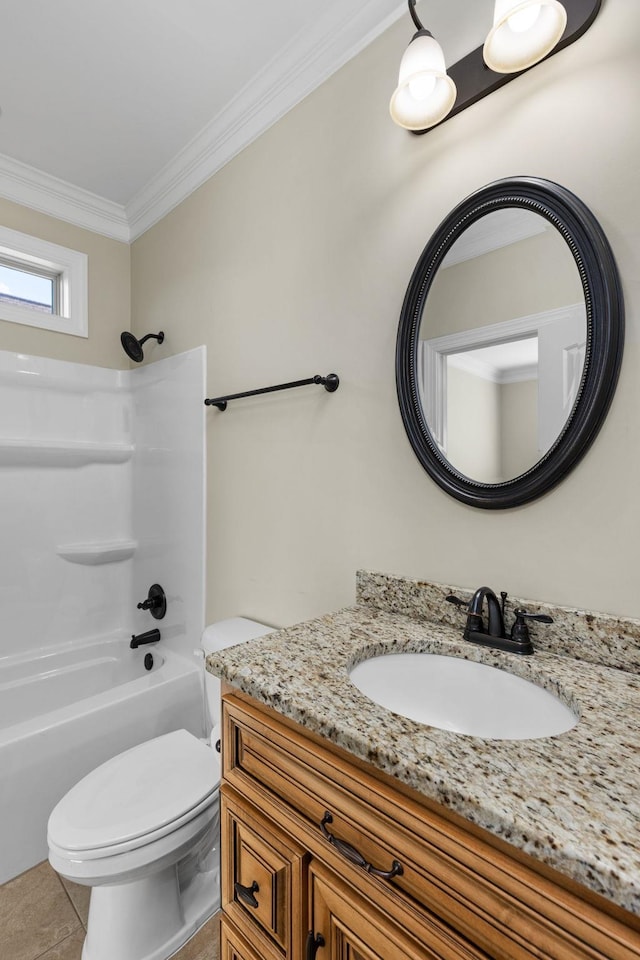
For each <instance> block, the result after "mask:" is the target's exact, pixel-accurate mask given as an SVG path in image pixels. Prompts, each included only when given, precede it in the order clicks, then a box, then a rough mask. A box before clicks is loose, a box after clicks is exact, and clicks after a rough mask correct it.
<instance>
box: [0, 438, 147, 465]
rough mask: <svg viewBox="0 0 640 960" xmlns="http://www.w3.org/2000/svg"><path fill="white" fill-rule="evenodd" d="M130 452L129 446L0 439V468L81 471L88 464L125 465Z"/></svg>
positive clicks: (71, 441) (82, 441) (80, 441)
mask: <svg viewBox="0 0 640 960" xmlns="http://www.w3.org/2000/svg"><path fill="white" fill-rule="evenodd" d="M133 450H134V448H133V445H132V444H130V443H96V442H94V441H92V440H24V439H22V438H18V439H13V438H5V439H0V465H2V466H15V467H83V466H85V465H86V464H88V463H125V462H126V461H127V460H130V459H131V456H132V454H133Z"/></svg>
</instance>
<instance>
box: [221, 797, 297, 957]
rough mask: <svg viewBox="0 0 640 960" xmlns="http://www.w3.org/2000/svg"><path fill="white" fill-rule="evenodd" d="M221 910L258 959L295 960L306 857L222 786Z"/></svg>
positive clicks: (251, 808) (289, 840) (287, 838)
mask: <svg viewBox="0 0 640 960" xmlns="http://www.w3.org/2000/svg"><path fill="white" fill-rule="evenodd" d="M220 811H221V821H222V837H223V846H222V857H221V862H222V865H223V871H222V908H223V910H224V912H225V914H226V915H227V916H228V917H230V918H231V919H232V920H233V921H234V923H235V924H236V925H237V926H238V928H239V929H240V930H241V931H242V933H243V934H244V935H245V936H246V938H247V939H248V940H249V941H250V943H252V944H253V946H254V948H255V949H257V951H258V954H259V955H262V953H263V952H264V953H267V954H269V955H275V956H278V957H281V958H282V957H284V958H287V960H298V958H299V954H300V950H299V949H297V944H296V943H294V940H293V933H292V930H293V925H294V923H297V921H298V919H299V916H298V914H299V910H298V906H297V905H298V903H299V902H301V891H302V889H303V883H304V877H305V871H306V863H307V861H308V856H306V855H305V851H304V850H303V849H302V848H301V847H299V846H298V845H297V844H296V843H295V841H294V840H292V838H291V837H289V836H287V835H286V834H284V833H283V832H282V831H280V830H278V829H277V827H275V826H274V824H273V823H270V822H269V821H268V820H266V819H265V818H264V817H262V816H261V815H260V813H259V811H257V810H256V809H255V808H253V807H252V806H251V804H249V803H247V802H246V801H245V800H242V799H241V798H239V797H235V796H234V795H233V792H232V791H230V790H228V789H227V788H225V786H224V785H223V787H222V790H221V803H220Z"/></svg>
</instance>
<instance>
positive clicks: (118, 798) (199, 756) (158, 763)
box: [48, 730, 220, 862]
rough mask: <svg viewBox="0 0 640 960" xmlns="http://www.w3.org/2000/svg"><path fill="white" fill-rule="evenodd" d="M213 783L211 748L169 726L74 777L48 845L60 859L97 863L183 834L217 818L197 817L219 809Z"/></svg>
mask: <svg viewBox="0 0 640 960" xmlns="http://www.w3.org/2000/svg"><path fill="white" fill-rule="evenodd" d="M219 785H220V763H219V758H218V755H217V754H216V753H215V751H213V750H211V748H210V747H208V746H206V745H205V744H204V743H202V742H201V741H200V740H198V739H197V738H196V737H194V736H193V735H192V734H190V733H188V732H187V731H186V730H176V731H173V732H172V733H168V734H166V735H165V736H162V737H157V738H156V739H154V740H149V741H147V742H145V743H142V744H139V745H138V746H136V747H133V748H132V749H131V750H127V751H126V752H125V753H122V754H120V755H118V756H116V757H114V758H113V759H112V760H108V761H107V762H106V763H103V764H102V765H101V766H99V767H97V768H96V769H95V770H93V771H92V772H91V773H90V774H88V776H86V777H84V779H82V780H80V781H79V782H78V783H77V784H76V785H75V787H73V788H72V789H71V790H70V791H69V792H68V793H67V794H66V796H65V797H63V798H62V800H61V801H60V802H59V803H58V805H57V806H56V807H55V808H54V810H53V812H52V814H51V816H50V818H49V826H48V843H49V848H50V850H51V851H52V852H53V853H55V854H57V855H58V857H60V858H62V859H64V860H70V861H74V862H79V861H87V860H99V859H102V858H109V857H113V856H117V855H118V854H123V853H127V852H129V851H133V850H136V849H138V848H139V847H143V846H147V845H149V844H152V843H155V842H156V841H158V840H160V839H161V838H163V837H167V836H168V835H170V834H174V833H175V834H181V833H183V832H184V831H183V830H182V829H181V828H183V827H185V826H187V825H188V824H189V823H191V822H193V821H199V822H202V821H204V820H209V819H211V818H212V816H214V815H215V812H214V811H211V814H210V815H209V816H204V817H202V815H203V814H206V812H207V810H208V808H210V807H212V806H213V805H215V806H216V807H217V798H218V788H219ZM188 832H190V831H188ZM176 839H177V838H176Z"/></svg>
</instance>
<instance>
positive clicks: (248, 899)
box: [233, 880, 260, 907]
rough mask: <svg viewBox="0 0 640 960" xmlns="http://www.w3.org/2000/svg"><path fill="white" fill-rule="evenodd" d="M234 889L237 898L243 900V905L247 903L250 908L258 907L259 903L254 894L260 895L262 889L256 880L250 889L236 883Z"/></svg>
mask: <svg viewBox="0 0 640 960" xmlns="http://www.w3.org/2000/svg"><path fill="white" fill-rule="evenodd" d="M233 889H234V890H235V892H236V896H237V897H239V898H240V900H242V902H243V903H246V904H247V906H249V907H258V906H259V903H258V901H257V900H256V898H255V897H254V893H258V891H259V890H260V887H259V886H258V884H257V882H256V881H255V880H254V881H253V883H252V884H251V886H250V887H243V886H242V884H241V883H234V885H233Z"/></svg>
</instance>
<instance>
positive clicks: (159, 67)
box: [0, 0, 493, 241]
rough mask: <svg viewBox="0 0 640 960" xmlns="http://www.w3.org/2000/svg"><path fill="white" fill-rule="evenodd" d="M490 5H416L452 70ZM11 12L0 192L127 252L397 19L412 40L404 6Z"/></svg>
mask: <svg viewBox="0 0 640 960" xmlns="http://www.w3.org/2000/svg"><path fill="white" fill-rule="evenodd" d="M492 6H493V4H492V0H455V2H453V0H430V4H427V3H426V2H425V3H419V4H418V8H417V9H418V13H419V16H421V17H422V18H423V19H426V12H425V10H424V8H427V10H428V14H429V23H428V26H429V29H431V30H432V31H433V33H434V34H435V35H436V36H437V37H438V39H439V40H440V42H441V43H442V45H443V47H444V48H445V53H446V56H447V60H448V62H449V63H451V62H454V61H455V60H456V59H459V57H460V56H462V55H463V54H464V53H467V52H468V51H469V50H471V49H473V47H475V46H477V45H478V44H479V43H480V42H482V37H483V31H484V32H486V29H487V24H489V22H490V17H491V11H492ZM10 7H11V16H10V17H9V16H6V17H5V18H4V20H3V26H2V40H3V44H2V48H3V49H2V57H0V196H4V197H6V198H8V199H11V200H15V201H17V202H19V203H24V204H26V205H28V206H31V207H34V208H35V209H39V210H42V211H44V212H45V213H50V214H52V215H54V216H58V217H61V218H62V219H65V220H70V221H72V222H75V223H78V224H79V225H81V226H86V227H89V228H90V229H94V230H97V231H98V232H100V233H104V234H106V235H107V236H113V237H115V238H116V239H120V240H126V241H129V240H131V239H134V238H135V237H136V236H139V235H140V234H141V233H143V232H144V230H146V229H148V227H149V226H151V225H152V224H153V223H155V222H156V221H157V220H159V219H160V218H161V217H162V216H164V215H165V214H166V213H167V212H168V211H169V210H170V209H172V207H173V206H175V205H176V204H177V203H179V202H180V201H181V200H183V199H184V197H186V196H188V194H189V193H191V192H192V191H193V190H194V189H196V188H197V187H198V186H199V185H200V184H201V183H203V182H204V181H205V180H206V179H208V177H210V176H211V175H212V174H213V173H215V172H216V170H218V169H220V167H221V166H223V164H224V163H226V162H227V161H228V160H229V159H231V157H232V156H234V155H235V154H236V153H238V152H239V150H241V149H242V148H243V147H244V146H246V145H247V144H248V143H250V142H251V141H252V140H254V139H255V138H256V137H257V136H259V135H260V133H262V132H263V131H264V130H265V129H267V127H269V126H270V125H271V124H272V123H274V122H275V121H276V120H278V119H279V117H281V116H282V115H283V114H284V113H286V111H287V110H289V109H291V107H293V106H294V105H295V104H296V103H297V102H299V101H300V100H301V99H302V98H303V97H304V96H306V95H307V94H308V93H310V92H311V91H312V90H313V89H315V87H317V86H318V85H319V84H320V83H322V82H323V81H324V80H325V79H327V77H329V76H330V75H331V74H332V73H334V72H335V71H336V70H337V69H339V67H340V66H342V65H343V64H344V63H346V62H347V60H349V59H350V58H351V57H353V56H355V55H356V54H357V53H358V52H359V51H360V50H362V49H363V48H364V47H365V46H366V45H367V44H368V43H370V42H371V41H372V40H373V39H374V38H375V37H376V36H378V35H379V34H380V33H381V32H382V31H383V30H385V29H387V28H388V27H389V26H390V25H391V24H392V23H394V22H395V21H396V20H397V19H398V18H400V17H402V16H405V17H406V20H407V41H408V40H409V39H410V37H411V35H412V32H413V25H412V23H411V20H410V18H409V15H408V11H407V5H406V3H404V2H399V0H324V2H318V0H270V2H269V3H265V2H264V0H244V2H243V3H238V2H232V0H89V2H87V0H56V2H55V3H51V2H50V0H20V2H17V0H13V2H11V3H10ZM466 8H468V10H466ZM463 10H465V15H464V17H463V16H461V13H462V11H463ZM5 13H7V11H6V10H5ZM390 94H391V89H390Z"/></svg>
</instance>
